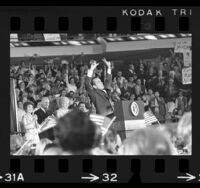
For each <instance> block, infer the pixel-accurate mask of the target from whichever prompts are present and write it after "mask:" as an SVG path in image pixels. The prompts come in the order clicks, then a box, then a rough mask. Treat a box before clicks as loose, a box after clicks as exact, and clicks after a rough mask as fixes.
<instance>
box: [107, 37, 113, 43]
mask: <svg viewBox="0 0 200 188" xmlns="http://www.w3.org/2000/svg"><path fill="white" fill-rule="evenodd" d="M106 39H107V40H108V41H112V42H113V41H115V39H114V38H111V37H108V38H106Z"/></svg>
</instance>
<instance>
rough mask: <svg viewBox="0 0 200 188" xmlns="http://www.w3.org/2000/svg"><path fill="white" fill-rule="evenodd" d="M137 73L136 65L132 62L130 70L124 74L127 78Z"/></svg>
mask: <svg viewBox="0 0 200 188" xmlns="http://www.w3.org/2000/svg"><path fill="white" fill-rule="evenodd" d="M135 74H136V72H135V67H134V65H133V64H130V65H129V68H128V71H126V72H125V74H124V75H125V77H126V78H129V77H133V76H134V75H135Z"/></svg>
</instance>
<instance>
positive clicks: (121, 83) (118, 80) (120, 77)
mask: <svg viewBox="0 0 200 188" xmlns="http://www.w3.org/2000/svg"><path fill="white" fill-rule="evenodd" d="M124 80H125V77H124V76H122V71H118V72H117V76H116V81H117V83H118V84H119V87H120V88H121V87H122V86H123V82H124Z"/></svg>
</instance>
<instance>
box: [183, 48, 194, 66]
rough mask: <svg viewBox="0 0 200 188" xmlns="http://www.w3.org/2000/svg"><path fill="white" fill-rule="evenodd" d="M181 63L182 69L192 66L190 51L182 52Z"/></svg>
mask: <svg viewBox="0 0 200 188" xmlns="http://www.w3.org/2000/svg"><path fill="white" fill-rule="evenodd" d="M183 63H184V67H190V66H191V64H192V52H191V50H190V51H186V52H183Z"/></svg>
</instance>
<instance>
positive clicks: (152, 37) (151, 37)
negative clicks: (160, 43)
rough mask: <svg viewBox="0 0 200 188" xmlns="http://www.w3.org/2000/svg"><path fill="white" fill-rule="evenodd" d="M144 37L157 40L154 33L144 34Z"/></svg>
mask: <svg viewBox="0 0 200 188" xmlns="http://www.w3.org/2000/svg"><path fill="white" fill-rule="evenodd" d="M144 38H145V39H149V40H158V39H157V38H156V37H155V36H154V35H146V36H144Z"/></svg>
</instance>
